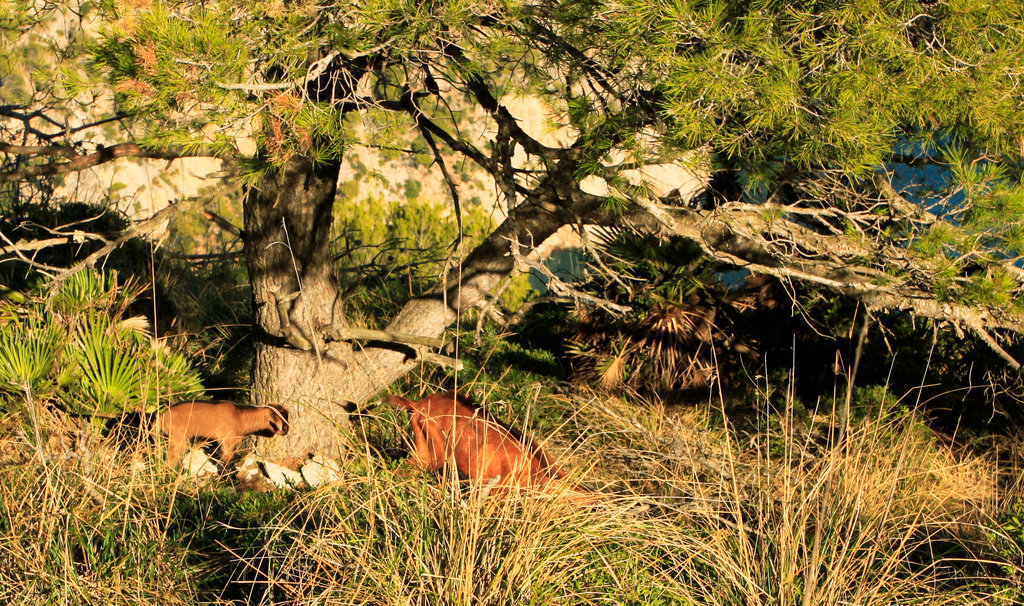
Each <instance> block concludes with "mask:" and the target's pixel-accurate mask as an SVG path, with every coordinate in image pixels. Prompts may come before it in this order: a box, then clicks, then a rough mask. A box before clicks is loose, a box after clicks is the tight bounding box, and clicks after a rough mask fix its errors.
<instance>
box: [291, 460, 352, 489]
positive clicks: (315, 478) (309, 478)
mask: <svg viewBox="0 0 1024 606" xmlns="http://www.w3.org/2000/svg"><path fill="white" fill-rule="evenodd" d="M299 472H300V473H302V478H303V479H304V480H306V484H309V485H310V486H323V485H324V484H330V483H331V482H337V481H338V480H340V479H341V477H342V475H341V467H339V466H338V463H337V462H335V461H331V460H328V459H325V458H324V457H323V456H321V455H314V456H313V458H311V459H310V460H309V461H308V462H307V463H306V464H305V465H303V466H302V467H300V468H299Z"/></svg>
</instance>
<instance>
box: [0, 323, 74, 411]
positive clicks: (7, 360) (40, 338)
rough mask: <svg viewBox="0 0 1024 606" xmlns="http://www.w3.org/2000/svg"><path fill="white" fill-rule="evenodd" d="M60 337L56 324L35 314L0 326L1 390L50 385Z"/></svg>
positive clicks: (43, 389) (41, 389) (39, 390)
mask: <svg viewBox="0 0 1024 606" xmlns="http://www.w3.org/2000/svg"><path fill="white" fill-rule="evenodd" d="M60 341H61V339H60V333H59V331H58V330H57V327H56V326H54V325H52V324H44V323H42V322H41V321H40V320H39V319H37V318H29V319H27V320H16V321H13V322H8V323H6V324H4V325H2V326H0V390H4V391H15V392H19V393H25V392H29V393H32V394H39V393H43V392H46V391H48V390H49V389H50V388H52V387H53V386H54V382H53V381H52V380H51V379H49V375H50V372H51V370H53V368H54V365H55V363H56V359H57V354H58V351H59V350H60Z"/></svg>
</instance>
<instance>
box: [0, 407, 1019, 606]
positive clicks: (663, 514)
mask: <svg viewBox="0 0 1024 606" xmlns="http://www.w3.org/2000/svg"><path fill="white" fill-rule="evenodd" d="M523 393H534V394H536V393H539V392H536V391H534V392H531V391H529V390H524V392H523ZM530 397H534V398H544V397H549V398H550V397H553V396H540V395H533V396H530ZM541 404H542V403H541V402H536V403H533V404H531V405H530V406H527V408H532V409H535V410H539V409H543V408H545V406H546V404H550V403H543V404H545V406H542V405H541ZM562 404H564V405H565V406H569V407H571V408H572V409H573V410H575V411H576V412H575V413H574V414H572V415H568V416H567V417H565V418H564V419H563V422H562V424H561V425H559V426H557V428H556V429H555V430H554V431H553V432H552V433H553V438H552V440H550V441H549V442H548V443H547V444H546V445H545V446H546V448H548V449H549V450H551V451H552V452H553V453H554V454H556V455H557V456H558V457H559V458H560V459H561V461H562V463H563V464H564V466H565V467H566V468H567V469H568V470H570V471H575V472H577V473H579V474H581V475H582V479H583V480H584V481H585V482H586V483H587V485H589V486H590V487H592V488H595V489H596V490H598V491H600V492H602V493H603V494H605V495H606V498H605V499H604V501H603V502H602V503H601V504H600V505H598V506H595V507H581V506H578V505H575V504H573V503H572V502H571V501H570V500H569V499H568V498H559V497H555V498H551V497H542V496H537V495H518V496H513V497H509V496H507V495H502V494H492V493H490V492H489V490H488V487H487V486H481V485H472V486H467V485H465V484H464V483H460V482H458V481H457V479H456V478H454V477H452V476H450V475H447V476H445V475H442V476H440V477H438V476H436V475H430V474H421V473H419V472H417V471H416V470H413V469H411V468H410V467H409V466H407V465H405V464H388V463H386V462H385V461H384V460H383V459H382V458H381V457H380V456H379V454H377V451H373V450H371V449H369V448H367V449H366V450H365V451H364V452H362V453H358V454H354V455H353V456H352V457H351V458H350V459H349V460H348V461H347V462H346V463H345V465H344V475H343V477H342V479H340V480H339V481H338V482H336V483H334V484H332V485H330V486H327V487H322V488H319V489H315V490H312V489H311V490H306V491H298V492H289V493H270V494H267V495H256V494H249V493H244V492H241V491H240V490H238V489H237V488H235V487H233V486H232V485H231V483H230V482H229V481H228V480H227V479H226V478H221V479H219V480H216V481H215V482H214V483H213V484H211V485H207V486H196V485H195V484H194V483H192V482H191V480H189V479H187V478H181V477H175V476H173V475H171V474H169V473H167V472H166V470H163V469H162V468H161V467H160V466H158V465H154V464H153V462H152V459H151V453H150V452H149V448H150V447H149V446H148V444H147V443H145V442H144V441H142V442H139V443H138V444H137V445H136V446H137V448H138V450H137V451H136V450H135V446H133V447H131V448H128V449H127V451H126V450H125V448H124V446H123V445H122V446H121V447H119V448H115V447H114V445H113V444H111V443H107V442H100V441H96V442H89V440H86V441H85V442H84V443H80V444H75V445H71V446H63V447H58V446H55V445H53V444H48V443H43V444H40V443H37V442H35V441H34V440H35V438H34V437H33V433H34V432H33V431H26V430H25V429H24V427H23V426H17V425H16V426H13V427H10V426H8V427H5V428H0V429H2V432H0V433H2V434H3V435H4V436H6V441H5V443H4V444H5V445H4V446H3V447H2V448H0V451H2V455H0V456H2V457H3V459H4V460H3V464H2V465H0V512H2V513H0V603H5V604H8V603H9V604H18V605H22V604H24V605H29V604H32V605H35V604H124V605H135V604H178V603H181V604H186V603H188V604H195V603H203V604H210V603H236V604H299V605H314V604H325V605H326V604H339V605H340V604H381V605H385V604H387V605H391V604H399V605H402V604H404V605H421V604H422V605H427V604H430V605H435V604H439V605H446V604H450V605H469V604H472V605H492V604H493V605H508V604H654V605H657V604H711V605H737V606H739V605H743V606H747V605H757V604H773V605H776V604H778V605H794V606H804V605H810V604H815V605H819V604H863V605H872V604H886V605H888V604H990V603H999V601H1000V600H1002V601H1003V603H1007V604H1009V603H1013V602H1012V601H1011V600H1012V599H1014V597H1013V596H1018V597H1019V596H1020V595H1022V594H1021V592H1020V588H1019V587H1018V586H1017V585H1016V583H1017V581H1016V580H1015V579H1016V577H1015V576H1014V575H1013V574H1008V573H1007V568H1006V566H1007V565H1008V562H1004V561H1002V560H1001V558H1002V557H1003V556H1000V555H999V550H998V548H999V547H1000V545H998V544H997V542H996V541H997V534H996V533H994V532H993V529H994V528H995V524H994V522H993V520H994V519H995V518H996V516H998V514H999V512H1000V507H1001V503H1003V502H1004V501H1005V499H1006V497H1007V495H1006V494H1003V493H1002V492H1001V489H1000V484H999V474H1000V472H1001V470H1000V469H999V468H998V466H997V464H996V463H995V462H993V461H992V460H990V459H989V458H986V457H983V456H980V455H972V454H969V452H967V451H961V450H956V449H954V448H952V447H950V446H949V445H947V444H945V443H944V442H943V441H942V440H940V439H938V438H937V436H935V435H934V434H933V433H932V432H931V431H929V430H928V429H927V428H926V427H925V425H924V424H923V423H921V422H920V420H919V419H917V418H915V416H914V415H913V414H911V413H905V412H901V413H900V414H893V413H887V412H885V411H883V412H880V413H878V414H874V415H872V416H869V417H867V418H864V419H862V420H860V421H858V422H857V423H855V424H853V425H852V426H851V427H850V428H849V430H848V431H847V432H846V433H845V435H844V436H843V438H842V439H835V438H833V439H832V443H829V439H828V432H826V431H824V429H823V428H816V427H815V426H814V425H815V423H820V424H827V420H824V419H818V420H815V419H813V418H812V419H811V420H810V421H809V422H805V423H802V424H801V423H796V422H791V416H789V415H786V414H781V415H773V416H772V417H771V418H770V419H769V418H768V417H766V418H765V420H764V422H763V423H761V429H760V430H751V431H743V430H739V429H736V428H733V427H730V426H729V425H728V424H727V423H726V424H725V425H724V426H723V425H722V424H721V423H720V422H711V421H710V420H709V414H708V412H706V409H696V408H691V409H685V410H683V411H682V412H680V411H677V410H666V409H665V408H664V407H663V406H661V405H660V404H658V403H656V402H655V403H649V404H648V405H647V406H641V407H638V406H636V405H635V404H626V403H625V402H623V401H621V400H618V399H614V398H608V397H599V396H597V395H594V394H577V395H576V396H574V397H572V398H568V399H567V400H566V401H565V402H564V403H562ZM371 422H372V420H371ZM403 429H404V428H402V427H397V428H395V429H394V432H393V433H394V434H396V435H397V434H400V433H401V432H402V430H403ZM36 433H38V435H43V434H45V433H46V432H36ZM51 435H53V432H51ZM44 438H45V436H44ZM573 438H575V440H574V439H573ZM44 441H45V440H44ZM570 442H571V443H572V446H571V447H570V448H566V449H559V448H556V445H557V444H563V445H564V444H567V443H570ZM62 449H63V452H60V451H61V450H62Z"/></svg>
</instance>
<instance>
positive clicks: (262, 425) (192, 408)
mask: <svg viewBox="0 0 1024 606" xmlns="http://www.w3.org/2000/svg"><path fill="white" fill-rule="evenodd" d="M152 429H153V432H154V433H159V434H163V435H165V436H167V461H168V462H169V463H171V464H172V465H175V464H177V463H178V461H179V460H180V459H181V455H182V453H184V451H185V449H186V448H187V447H188V445H189V444H190V443H191V442H192V441H193V440H199V441H207V442H216V443H217V444H218V445H219V446H220V460H221V461H222V462H223V463H224V465H225V466H226V465H227V464H228V463H229V462H230V461H231V457H232V456H234V454H235V447H236V446H238V443H239V442H240V441H241V440H242V438H244V437H245V436H248V435H251V434H270V435H280V436H283V435H285V434H286V433H288V410H287V409H285V408H283V407H281V406H239V405H237V404H233V403H231V402H182V403H180V404H175V405H174V406H171V407H170V408H169V409H167V410H165V411H164V412H162V413H160V414H158V415H157V416H156V418H155V419H153V425H152Z"/></svg>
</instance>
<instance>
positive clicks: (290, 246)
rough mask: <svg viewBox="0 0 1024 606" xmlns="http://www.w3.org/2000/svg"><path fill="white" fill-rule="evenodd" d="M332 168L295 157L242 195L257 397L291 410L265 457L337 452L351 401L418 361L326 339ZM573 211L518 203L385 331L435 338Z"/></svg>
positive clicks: (332, 310)
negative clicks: (515, 246) (514, 249)
mask: <svg viewBox="0 0 1024 606" xmlns="http://www.w3.org/2000/svg"><path fill="white" fill-rule="evenodd" d="M338 170H339V167H338V166H337V165H327V166H313V165H312V164H311V163H310V162H309V161H308V160H306V159H303V158H298V157H296V158H293V159H291V160H290V161H289V162H288V163H287V164H286V165H285V166H284V167H282V169H281V171H280V172H279V174H278V175H277V177H276V178H275V179H274V180H273V181H270V182H268V183H266V184H264V185H261V186H260V187H257V188H253V189H252V190H250V191H249V192H248V193H247V195H246V198H245V224H246V261H247V263H248V267H249V279H250V281H251V283H252V288H253V307H254V317H255V321H256V331H257V339H256V358H255V361H254V365H253V392H252V402H253V403H255V404H269V403H279V404H282V405H284V406H285V407H287V408H288V409H289V412H290V415H291V418H290V421H291V431H290V433H289V434H288V435H287V436H280V437H277V438H274V439H272V440H269V441H263V443H262V444H261V445H260V449H261V454H262V455H263V456H267V457H271V458H287V457H293V456H303V455H305V454H308V453H311V452H317V453H320V454H324V455H326V456H331V457H333V456H338V455H340V454H342V453H343V451H344V443H345V440H344V437H343V434H344V430H345V429H347V428H348V427H349V422H348V417H347V412H346V408H347V405H348V404H350V403H354V404H357V405H361V404H363V403H365V402H366V401H368V400H369V399H370V398H372V397H373V396H375V395H376V394H377V393H378V392H380V391H381V390H383V389H385V388H386V387H387V386H388V385H390V384H391V383H392V382H394V381H395V380H397V379H399V378H401V377H402V376H403V375H405V374H406V373H408V372H409V371H410V370H411V369H412V368H414V367H415V365H416V364H418V363H419V361H418V360H417V358H416V354H415V351H414V350H413V349H412V348H410V347H408V346H403V345H387V344H381V343H371V342H362V343H360V344H359V345H358V346H356V347H355V348H353V346H352V345H349V344H347V343H344V342H332V341H330V340H329V339H326V338H325V337H324V336H323V335H324V334H330V330H328V329H338V328H342V327H344V326H346V321H345V318H344V314H343V304H342V301H340V299H339V291H338V286H337V282H336V279H335V274H334V268H333V261H332V258H331V249H330V227H331V220H332V207H333V203H334V196H335V189H336V181H337V177H338ZM575 193H576V194H577V195H578V196H582V198H581V199H575V200H573V202H574V204H568V205H565V206H567V207H569V208H572V209H573V210H574V211H575V212H576V213H579V216H587V215H588V214H591V215H593V214H600V202H601V199H599V198H595V197H590V196H586V195H585V194H582V192H579V191H578V190H577V191H576V192H575ZM573 197H574V198H576V197H577V196H573ZM575 216H576V215H575V213H574V214H569V213H567V212H566V211H565V210H564V209H563V207H562V205H560V204H556V203H554V202H553V201H544V200H541V199H534V200H531V201H527V202H524V203H522V204H520V205H519V206H517V207H516V208H515V209H514V210H513V211H512V212H511V213H510V215H509V217H508V218H507V219H506V220H505V221H504V222H503V223H502V224H501V225H500V226H499V227H498V228H497V229H496V230H495V231H494V232H493V233H492V234H491V235H490V236H488V238H487V239H486V240H485V241H484V242H483V243H482V244H481V245H480V246H478V247H477V248H476V249H474V250H473V251H472V252H471V253H470V254H469V255H468V257H467V258H466V259H465V261H464V262H463V264H462V268H461V271H453V272H451V274H450V276H449V280H448V283H447V284H446V285H438V286H437V287H435V288H434V289H432V290H431V291H429V292H428V293H426V294H425V295H423V296H421V297H419V298H417V299H415V300H413V301H411V302H409V303H408V304H407V305H406V306H405V308H403V309H402V311H401V312H399V314H398V315H397V316H396V317H395V318H394V320H393V321H392V322H391V324H390V325H389V326H388V330H389V331H392V332H400V333H406V334H413V335H420V336H426V337H439V336H441V334H442V333H443V332H444V330H445V328H446V327H447V326H448V325H449V324H451V323H452V322H453V321H454V320H455V319H456V318H457V317H458V315H459V314H460V313H463V312H465V311H466V310H468V309H470V308H472V307H474V306H475V305H477V304H479V303H480V302H482V301H483V300H484V299H485V297H486V296H487V295H488V294H489V293H490V292H491V291H492V290H493V289H494V288H495V287H496V286H497V285H498V284H499V283H500V281H501V280H502V279H503V278H505V277H506V276H507V275H508V274H509V273H511V272H512V271H514V269H515V259H514V258H513V256H511V255H510V254H509V250H510V246H511V244H510V242H513V241H518V242H519V243H520V244H519V254H521V255H527V254H529V252H530V251H531V250H532V249H533V248H534V247H535V246H536V245H539V244H540V243H542V242H543V241H544V240H545V239H547V238H548V237H549V236H550V235H552V234H553V233H554V232H555V231H557V230H558V229H559V228H560V227H561V226H562V225H564V224H566V223H568V222H570V221H572V220H573V219H574V217H575ZM293 297H294V298H293Z"/></svg>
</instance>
